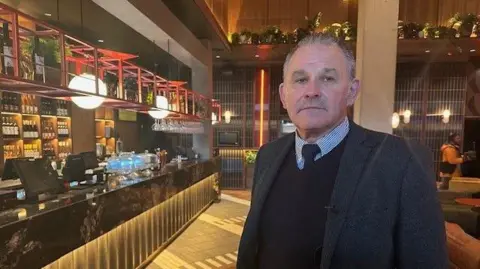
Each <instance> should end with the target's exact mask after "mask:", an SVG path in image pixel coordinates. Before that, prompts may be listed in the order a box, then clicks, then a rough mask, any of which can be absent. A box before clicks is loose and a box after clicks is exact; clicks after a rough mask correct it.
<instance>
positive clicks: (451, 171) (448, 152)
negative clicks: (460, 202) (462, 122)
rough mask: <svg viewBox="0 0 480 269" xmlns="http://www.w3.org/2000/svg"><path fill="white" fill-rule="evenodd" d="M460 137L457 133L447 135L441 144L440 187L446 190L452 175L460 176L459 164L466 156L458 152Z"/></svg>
mask: <svg viewBox="0 0 480 269" xmlns="http://www.w3.org/2000/svg"><path fill="white" fill-rule="evenodd" d="M461 142H462V138H461V137H460V135H459V134H457V133H452V134H450V135H449V136H448V141H447V142H446V143H445V144H443V145H442V147H441V148H440V151H441V152H442V162H441V163H440V169H439V170H440V180H441V184H440V189H443V190H448V187H449V183H450V179H452V177H461V176H462V171H461V169H460V164H462V163H464V162H465V161H466V158H467V156H462V154H461V153H460V143H461Z"/></svg>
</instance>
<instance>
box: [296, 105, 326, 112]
mask: <svg viewBox="0 0 480 269" xmlns="http://www.w3.org/2000/svg"><path fill="white" fill-rule="evenodd" d="M307 109H316V110H325V109H324V108H322V107H318V106H307V107H302V108H301V109H299V110H298V112H300V111H302V110H307Z"/></svg>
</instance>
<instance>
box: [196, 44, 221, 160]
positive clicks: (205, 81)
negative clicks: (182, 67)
mask: <svg viewBox="0 0 480 269" xmlns="http://www.w3.org/2000/svg"><path fill="white" fill-rule="evenodd" d="M202 43H203V44H204V46H205V47H207V50H208V53H209V54H210V55H209V57H208V59H210V60H209V61H208V63H207V64H206V65H205V64H201V63H200V62H196V63H194V64H192V89H193V90H194V91H196V92H199V93H201V94H202V95H204V96H206V97H208V98H212V97H213V58H212V46H211V43H210V41H208V40H202ZM208 113H209V114H208V117H207V118H208V120H205V121H204V122H203V128H204V130H205V132H204V133H203V134H194V135H193V148H194V149H195V151H196V152H197V153H199V154H200V157H201V158H202V159H207V158H210V157H212V156H213V128H212V121H211V120H210V118H211V117H210V115H211V110H209V112H208ZM218 117H221V115H218Z"/></svg>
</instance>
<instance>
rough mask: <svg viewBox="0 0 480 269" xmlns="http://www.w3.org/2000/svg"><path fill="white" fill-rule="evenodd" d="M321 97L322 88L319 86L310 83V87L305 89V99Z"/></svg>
mask: <svg viewBox="0 0 480 269" xmlns="http://www.w3.org/2000/svg"><path fill="white" fill-rule="evenodd" d="M321 95H322V90H321V87H320V86H319V85H316V84H315V83H309V84H308V87H306V88H305V92H304V94H303V96H304V97H305V98H317V97H320V96H321Z"/></svg>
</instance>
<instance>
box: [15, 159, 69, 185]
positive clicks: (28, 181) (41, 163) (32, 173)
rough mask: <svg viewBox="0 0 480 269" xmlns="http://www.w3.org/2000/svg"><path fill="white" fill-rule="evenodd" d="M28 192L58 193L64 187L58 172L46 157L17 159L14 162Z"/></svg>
mask: <svg viewBox="0 0 480 269" xmlns="http://www.w3.org/2000/svg"><path fill="white" fill-rule="evenodd" d="M13 165H14V167H15V169H16V170H17V173H18V175H19V176H20V181H21V182H22V184H23V186H24V187H25V191H26V192H27V193H46V192H49V193H57V192H60V191H61V189H62V184H61V182H60V181H59V180H58V174H57V172H56V171H55V170H53V168H52V165H51V164H50V162H49V161H48V160H46V159H30V160H16V161H15V162H14V163H13Z"/></svg>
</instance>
